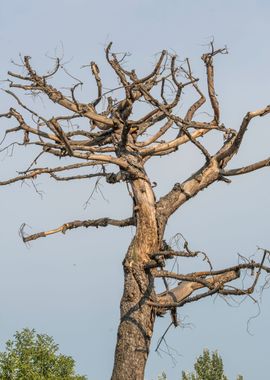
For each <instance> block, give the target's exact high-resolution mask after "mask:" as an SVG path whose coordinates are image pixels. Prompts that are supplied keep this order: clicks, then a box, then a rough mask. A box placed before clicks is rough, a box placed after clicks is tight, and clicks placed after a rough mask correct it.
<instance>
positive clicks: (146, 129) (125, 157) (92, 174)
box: [0, 43, 270, 380]
mask: <svg viewBox="0 0 270 380" xmlns="http://www.w3.org/2000/svg"><path fill="white" fill-rule="evenodd" d="M111 48H112V44H111V43H110V44H109V46H108V47H107V48H106V50H105V54H106V59H107V63H108V65H109V66H110V67H111V69H112V70H113V72H114V74H115V75H116V77H117V79H118V81H119V89H121V90H122V94H123V95H120V96H119V98H118V99H113V98H112V97H111V96H110V95H111V93H110V91H105V90H104V88H103V83H102V80H101V77H100V72H99V68H98V66H97V64H96V63H94V62H91V64H90V65H89V66H90V69H91V72H92V75H93V77H94V80H95V82H96V86H97V95H96V98H95V99H94V100H92V101H91V102H89V103H82V102H80V101H79V100H78V98H77V95H76V88H77V87H78V86H79V85H81V84H82V83H81V82H77V83H76V84H75V85H74V86H73V87H72V88H70V89H69V92H68V93H65V92H64V91H60V90H58V89H57V88H55V87H54V86H53V85H52V84H50V82H51V79H52V77H53V76H54V75H55V74H56V73H57V72H58V71H59V70H61V69H62V68H63V66H62V63H61V60H59V59H56V61H55V68H54V69H53V70H52V71H51V72H50V73H49V74H46V75H41V74H38V72H37V71H36V70H35V69H34V68H33V66H32V65H31V60H30V57H27V56H26V57H24V59H23V62H22V68H23V70H21V71H20V73H17V72H11V71H10V72H9V73H8V75H9V79H8V83H9V89H7V90H5V91H6V93H8V94H9V95H10V96H11V97H13V98H14V99H15V100H16V102H17V104H18V107H17V108H16V109H15V108H10V109H9V111H8V112H6V113H4V114H1V115H0V116H1V119H2V121H4V120H6V119H12V120H14V126H12V128H6V129H5V136H6V135H8V134H13V135H14V136H15V138H16V140H15V141H14V143H16V144H19V145H25V146H29V147H30V148H31V146H33V145H34V146H37V147H38V148H39V149H40V151H39V155H38V156H37V157H35V158H34V160H33V162H32V164H31V165H30V166H29V167H28V168H27V169H26V170H25V171H24V172H21V173H18V175H17V176H15V177H13V178H11V179H8V180H5V181H2V182H0V185H1V186H3V185H9V184H12V183H14V182H17V181H27V180H31V181H34V180H35V179H36V178H37V177H38V176H40V175H42V174H48V175H49V176H50V177H51V178H52V179H54V180H56V181H69V180H79V179H83V178H93V179H94V180H95V179H97V178H100V177H103V178H104V179H105V180H106V182H107V183H108V184H115V183H117V182H121V181H122V182H124V183H126V184H127V190H128V192H129V195H130V197H131V198H132V215H131V216H130V217H129V218H127V219H124V220H116V219H112V218H110V217H107V216H106V217H101V218H100V219H96V220H83V221H80V220H75V221H71V222H67V223H64V224H63V225H62V226H60V227H57V228H54V229H51V230H47V231H43V232H39V233H36V234H34V235H30V236H26V235H23V240H24V242H30V241H32V240H35V239H38V238H41V237H46V236H48V235H51V234H55V233H58V232H62V233H65V232H66V231H68V230H71V229H74V228H79V227H106V226H108V225H113V226H117V227H126V226H135V233H134V237H133V239H132V241H131V243H130V246H129V248H128V250H127V253H126V255H125V258H124V261H123V271H124V290H123V296H122V300H121V305H120V310H121V318H120V324H119V329H118V335H117V345H116V350H115V359H114V360H115V361H114V368H113V374H112V379H113V380H127V379H130V380H135V379H136V380H143V378H144V369H145V364H146V361H147V357H148V353H149V345H150V341H151V337H152V333H153V328H154V323H155V319H156V316H158V315H162V314H164V313H166V312H170V313H171V315H172V321H173V323H175V324H177V317H176V310H177V308H179V307H182V306H183V305H184V304H186V303H188V302H195V301H198V300H199V299H201V298H204V297H208V296H212V295H213V294H220V295H223V296H230V295H236V296H245V295H247V294H248V295H250V294H251V293H252V292H253V291H254V288H255V286H256V284H257V281H258V278H259V276H260V275H261V274H262V272H265V273H269V272H270V267H269V266H267V265H266V263H267V262H268V257H269V251H267V250H262V257H261V258H260V259H259V260H258V261H254V260H247V261H244V262H241V263H238V264H237V265H235V266H233V267H230V268H224V269H220V270H214V269H213V268H212V266H211V265H210V266H209V270H208V271H202V272H194V273H188V274H180V273H175V272H172V271H169V270H166V262H167V260H169V259H172V258H175V257H190V258H192V257H195V256H198V254H199V252H193V251H191V250H190V249H189V246H188V244H187V243H185V244H184V248H183V250H181V251H175V250H173V249H172V248H171V247H169V246H168V245H167V244H166V242H165V241H164V232H165V228H166V225H167V222H168V219H169V218H170V216H171V215H172V214H173V213H174V212H175V211H177V210H178V209H179V208H180V207H181V206H182V205H183V204H184V203H185V202H187V201H189V200H190V199H191V198H192V197H194V196H196V195H197V194H198V193H199V192H200V191H201V190H204V189H205V188H207V187H208V186H210V185H212V184H213V183H215V182H217V181H224V182H226V183H229V182H230V179H229V178H231V177H233V176H237V175H243V174H246V173H249V172H252V171H254V170H258V169H261V168H264V167H267V166H269V165H270V158H266V159H265V160H262V161H259V162H255V163H253V164H249V165H248V166H242V167H239V168H235V169H230V170H227V169H226V167H227V165H228V163H229V162H230V161H231V159H232V158H233V157H234V156H235V155H236V154H237V152H238V150H239V148H240V147H241V144H242V141H243V138H244V135H245V133H246V131H247V128H248V127H249V126H250V124H251V121H252V119H255V118H258V117H263V116H265V115H267V114H268V113H270V106H266V107H264V108H262V109H259V110H256V111H252V112H247V113H246V115H245V116H244V118H243V120H242V123H241V125H240V127H239V128H238V130H235V129H232V128H229V127H226V126H225V125H223V124H222V123H221V120H220V108H219V103H218V99H217V96H216V92H215V83H214V64H213V61H214V58H215V57H216V56H217V55H220V54H225V53H227V51H226V49H219V50H215V49H214V47H213V45H212V44H211V47H210V51H209V52H208V53H206V54H204V55H203V56H202V61H203V64H204V66H205V70H206V79H207V89H208V94H207V96H206V95H204V94H203V92H202V91H201V89H200V87H199V81H198V79H197V78H196V77H195V76H194V75H193V73H192V70H191V66H190V62H189V60H186V61H185V62H184V63H182V64H181V65H179V64H178V61H177V57H176V56H173V55H170V54H169V53H168V52H167V51H162V53H161V54H160V55H159V57H158V59H157V62H156V64H155V66H154V68H153V70H152V72H150V73H149V74H148V75H146V76H144V77H139V76H138V75H137V73H136V71H135V70H128V69H126V67H125V66H126V65H125V64H124V61H123V59H124V57H123V56H122V55H119V54H115V53H113V52H112V50H111ZM168 86H169V87H170V91H171V92H172V91H173V97H171V96H170V97H169V96H168V92H167V90H166V89H167V88H168ZM186 88H190V89H191V90H192V91H194V92H195V94H197V100H196V101H195V102H194V103H193V104H191V105H190V106H189V108H187V112H186V113H185V114H184V115H180V114H179V112H177V109H178V106H179V104H181V101H182V93H183V90H184V89H186ZM20 92H23V93H24V94H25V93H27V94H30V95H37V94H39V95H45V97H47V98H48V100H49V101H51V102H52V103H55V104H56V105H57V106H58V108H59V109H60V114H58V115H55V116H53V117H51V118H46V117H44V116H42V115H41V114H40V113H39V112H36V111H35V110H33V109H32V108H30V107H29V106H28V105H27V104H26V103H25V101H23V100H22V97H20V96H19V93H20ZM207 99H208V101H209V105H210V107H211V109H212V117H209V120H208V121H205V120H203V121H200V120H199V119H198V116H197V115H196V114H198V110H200V109H201V107H202V106H203V105H204V103H205V102H206V100H207ZM138 102H144V110H145V113H144V115H143V116H140V117H136V116H135V112H134V107H135V106H136V105H137V103H138ZM29 116H30V117H29ZM134 116H135V117H134ZM75 121H76V122H77V121H78V125H79V126H78V127H77V128H70V126H72V125H73V123H74V122H75ZM4 127H5V125H4ZM213 132H215V134H216V135H218V134H220V135H221V136H222V137H223V140H222V141H223V142H222V143H221V146H220V148H219V149H218V150H217V151H216V152H215V154H210V153H209V151H208V150H207V149H206V147H205V146H204V144H203V140H202V139H201V138H202V137H203V136H205V135H207V134H211V133H213ZM183 144H193V145H194V147H195V149H198V150H199V151H200V152H201V154H202V157H203V164H202V166H201V167H200V168H198V170H197V171H196V173H194V174H192V175H190V177H189V178H187V179H186V180H185V181H184V182H182V183H179V182H176V183H175V184H174V186H173V187H172V188H171V190H170V191H169V192H168V193H167V194H164V195H163V196H162V197H161V198H160V199H156V196H155V189H154V182H153V181H152V180H151V179H150V178H149V176H148V174H147V172H146V169H145V164H146V163H147V162H148V160H150V159H151V158H152V157H154V156H165V155H169V154H171V153H173V152H175V151H177V150H178V149H181V146H182V145H183ZM46 155H52V156H56V157H58V158H62V162H63V158H65V159H64V161H65V162H66V161H67V160H69V161H70V162H68V164H65V165H62V166H55V167H50V168H49V167H40V166H39V165H38V164H39V159H40V157H41V156H42V157H43V156H46ZM82 170H84V172H82ZM85 170H87V172H86V173H85ZM74 171H75V173H74ZM67 173H69V174H70V175H68V174H67ZM61 174H62V175H61ZM176 181H177V178H176ZM243 272H245V273H246V272H248V273H250V272H252V273H251V274H253V278H251V282H250V283H249V284H248V285H247V286H246V287H245V288H243V286H242V282H241V281H240V282H239V278H240V277H241V274H242V273H243ZM156 278H162V279H163V280H164V285H165V289H164V292H162V293H160V294H157V292H156V291H155V279H156ZM168 278H172V279H176V280H177V281H179V284H178V285H177V286H175V287H172V288H171V287H169V286H168V282H167V279H168ZM237 280H238V281H237ZM232 281H234V282H233V283H232ZM239 284H240V285H239Z"/></svg>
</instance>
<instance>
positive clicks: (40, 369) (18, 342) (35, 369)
mask: <svg viewBox="0 0 270 380" xmlns="http://www.w3.org/2000/svg"><path fill="white" fill-rule="evenodd" d="M57 352H58V345H57V344H56V343H55V342H54V340H53V338H52V337H50V336H48V335H46V334H36V332H35V330H29V329H23V330H22V331H21V332H18V331H17V332H16V334H15V335H14V340H9V341H7V343H6V351H5V352H1V353H0V379H1V380H63V379H65V380H86V379H87V378H86V377H85V376H79V375H76V374H75V370H74V366H75V362H74V360H73V359H72V357H70V356H65V355H62V354H58V353H57Z"/></svg>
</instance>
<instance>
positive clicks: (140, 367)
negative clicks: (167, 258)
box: [112, 179, 160, 380]
mask: <svg viewBox="0 0 270 380" xmlns="http://www.w3.org/2000/svg"><path fill="white" fill-rule="evenodd" d="M132 189H133V194H134V203H135V206H134V210H135V213H136V220H137V232H136V236H135V237H134V239H133V241H132V243H131V245H130V247H129V249H128V252H127V255H126V257H125V260H124V263H123V266H124V276H125V280H124V293H123V297H122V300H121V305H120V310H121V312H120V318H121V319H120V325H119V328H118V334H117V345H116V351H115V364H114V369H113V374H112V380H127V379H130V380H143V379H144V369H145V365H146V361H147V357H148V354H149V346H150V342H151V337H152V333H153V328H154V322H155V309H154V308H153V307H152V306H150V305H149V304H148V303H147V302H148V301H149V300H150V301H155V300H156V294H155V290H154V277H153V275H152V273H151V271H150V270H145V263H147V262H148V261H149V255H150V254H151V253H153V252H155V251H156V250H158V248H159V241H160V237H159V236H158V227H157V220H156V209H155V198H154V194H153V191H152V188H151V185H150V183H149V181H148V180H147V179H146V180H141V179H139V180H135V181H134V182H133V183H132Z"/></svg>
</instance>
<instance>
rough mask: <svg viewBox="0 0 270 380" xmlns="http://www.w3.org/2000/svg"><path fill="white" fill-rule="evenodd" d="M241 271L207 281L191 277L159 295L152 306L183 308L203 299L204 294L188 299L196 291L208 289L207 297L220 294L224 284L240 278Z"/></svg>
mask: <svg viewBox="0 0 270 380" xmlns="http://www.w3.org/2000/svg"><path fill="white" fill-rule="evenodd" d="M239 276H240V272H239V271H230V272H228V273H225V274H219V275H216V276H212V277H209V278H207V279H205V278H203V277H196V276H195V274H194V276H193V277H192V276H191V277H190V279H189V281H186V280H184V281H183V282H181V283H180V284H179V285H178V286H177V287H175V288H173V289H171V290H169V291H166V292H164V293H161V294H159V295H158V302H151V305H152V306H155V307H158V308H161V309H171V308H175V307H180V306H183V304H184V303H187V302H192V301H196V300H198V299H199V297H200V298H203V294H204V293H202V294H198V295H197V296H195V297H196V298H195V297H192V299H191V300H189V299H188V296H190V295H191V294H192V293H193V292H194V291H195V290H198V289H201V288H204V287H206V288H208V289H209V291H207V292H206V293H205V296H208V295H212V294H214V293H216V292H218V290H219V289H221V288H222V287H223V286H224V284H226V283H227V282H230V281H233V280H236V279H237V278H239Z"/></svg>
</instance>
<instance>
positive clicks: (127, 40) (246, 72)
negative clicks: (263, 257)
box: [0, 0, 270, 380]
mask: <svg viewBox="0 0 270 380" xmlns="http://www.w3.org/2000/svg"><path fill="white" fill-rule="evenodd" d="M269 14H270V3H269V2H268V1H263V0H257V1H251V0H238V1H233V0H227V1H220V0H219V1H216V0H215V1H214V0H206V1H198V0H197V1H195V0H188V1H187V0H186V1H183V0H178V1H176V0H167V1H166V2H165V1H159V0H145V1H142V0H138V1H135V0H134V1H130V0H126V1H122V0H120V1H118V0H115V1H113V2H111V1H105V0H103V1H96V0H93V1H86V0H76V1H75V0H73V1H72V0H58V1H51V0H46V1H37V0H35V1H20V0H17V1H14V0H10V1H1V4H0V43H1V51H2V55H1V67H0V77H1V79H5V78H6V72H7V71H8V70H9V69H11V62H10V61H11V59H14V60H16V59H17V60H18V55H19V53H21V54H23V55H24V54H26V55H30V56H32V58H33V64H34V65H36V66H37V67H38V66H39V67H42V69H43V70H47V68H49V65H50V61H48V59H47V58H46V57H45V55H53V54H55V52H56V53H58V54H61V53H62V50H63V49H64V56H65V59H66V61H69V63H68V68H69V70H70V71H71V72H72V73H74V74H76V75H78V76H80V77H82V78H83V79H85V80H86V81H87V79H88V74H89V73H88V72H87V71H86V70H85V69H84V70H80V67H81V66H82V65H84V64H88V63H89V62H90V61H92V60H96V61H97V63H98V64H100V66H101V69H102V74H103V76H104V77H105V80H106V84H107V85H108V86H110V83H114V82H115V79H114V78H112V75H111V72H110V70H109V69H108V68H107V67H106V65H105V60H104V53H103V49H104V46H105V45H106V44H107V43H108V42H109V41H111V40H112V41H114V44H115V49H116V50H117V51H129V52H131V53H132V54H133V55H132V57H130V58H129V59H130V65H131V66H132V67H138V69H139V70H140V72H142V71H143V70H144V69H145V70H147V69H150V68H151V65H152V63H153V62H154V60H155V53H156V52H159V51H160V50H162V49H164V48H165V49H168V50H171V51H175V52H177V53H178V54H179V57H180V58H185V57H187V56H189V57H191V59H192V62H193V67H194V71H195V72H196V74H197V75H198V76H200V77H202V80H203V73H204V71H203V66H202V63H201V61H200V56H201V54H202V52H204V51H205V49H206V47H205V45H206V44H207V43H208V42H209V41H210V39H211V38H212V37H214V38H215V43H216V45H217V46H219V47H223V46H224V45H227V46H228V49H229V52H230V54H229V55H228V56H223V57H218V60H217V64H216V80H217V93H218V95H219V100H220V104H221V107H222V119H223V121H224V123H225V124H226V126H231V127H232V128H237V126H238V125H239V123H240V122H241V118H242V117H243V115H244V114H245V112H246V111H249V110H255V109H257V108H259V107H263V106H265V105H267V104H269V103H270V92H269V88H270V86H269V85H270V80H269V67H270V47H269V42H268V41H269V32H270V24H269ZM58 83H59V85H60V86H65V84H66V83H65V78H64V76H60V77H59V82H58ZM91 91H93V90H91V89H90V88H89V94H91V93H93V92H91ZM84 95H85V93H84ZM1 98H2V100H1V102H0V113H2V112H5V111H6V110H7V109H8V107H9V106H10V100H9V99H8V98H7V97H5V96H4V95H1ZM12 104H13V102H12ZM37 107H39V109H41V110H42V111H43V112H48V110H45V109H44V108H43V106H42V104H40V103H39V102H38V101H37ZM4 128H5V122H4V123H3V121H1V130H3V129H4ZM0 133H1V136H2V134H3V131H2V132H0ZM1 136H0V137H1ZM269 137H270V120H269V117H268V118H265V119H260V120H257V121H256V122H255V123H253V124H252V127H250V128H249V132H248V135H247V138H246V141H245V144H244V146H243V149H242V150H241V152H240V154H239V158H237V159H235V161H234V163H233V164H232V166H237V165H238V164H241V163H243V164H248V163H250V162H253V161H254V160H257V159H258V160H259V159H263V158H265V157H267V156H268V155H269ZM209 143H211V141H210V142H209ZM184 153H187V155H185V154H184ZM31 157H32V155H31V152H30V150H29V149H28V150H25V149H21V150H19V149H16V150H15V152H14V154H13V157H5V158H4V159H3V156H2V159H1V161H0V162H1V179H5V178H8V177H11V176H12V175H13V174H14V173H15V172H16V170H20V169H23V168H25V166H27V163H29V162H30V160H31ZM198 160H199V155H198V154H197V153H194V152H193V151H192V153H191V151H189V150H186V151H184V152H183V154H182V153H181V152H180V153H179V154H178V155H176V156H174V157H173V158H172V159H171V160H169V158H166V159H162V160H160V159H159V160H156V161H154V162H153V164H151V165H150V168H149V170H150V173H151V178H152V180H156V181H157V182H158V188H157V193H158V195H161V194H163V193H164V192H165V191H166V190H167V189H168V188H169V187H170V186H171V184H172V183H174V182H175V181H179V180H182V179H184V178H185V177H186V176H187V175H188V173H190V172H192V171H194V170H195V169H196V168H197V165H198ZM176 168H177V170H178V172H179V177H178V178H175V175H173V171H174V172H175V170H176ZM37 182H38V188H39V189H40V190H42V191H44V196H43V200H40V198H39V196H38V195H37V194H36V193H35V192H34V190H33V188H32V187H31V186H29V187H28V186H27V185H24V186H21V185H20V184H15V185H13V186H9V187H2V188H0V193H1V197H0V200H1V201H0V213H1V223H2V224H1V232H2V237H1V240H0V259H1V266H0V288H1V292H0V304H1V310H0V347H1V348H3V344H4V342H5V341H6V340H7V339H8V338H10V337H11V336H12V334H13V333H14V332H15V331H16V330H19V329H22V328H23V327H26V326H27V327H30V328H35V329H36V330H37V331H39V332H43V333H47V334H49V335H52V336H54V338H55V340H56V342H58V343H59V344H60V348H61V351H62V352H63V353H66V354H70V355H72V356H73V357H74V358H75V359H76V362H77V367H78V371H79V372H80V373H82V374H87V375H88V378H89V380H103V379H104V380H105V379H109V377H110V373H111V368H112V363H113V351H114V344H115V339H116V328H117V324H118V319H119V301H120V297H121V293H122V280H123V276H122V267H121V262H122V259H123V256H124V253H125V251H126V249H127V246H128V243H129V241H130V239H131V237H132V233H133V231H132V229H126V230H117V229H113V228H108V229H105V230H102V229H99V230H97V229H93V230H90V229H88V230H77V231H72V232H68V233H67V234H66V236H62V235H61V236H57V235H56V236H52V237H50V238H47V239H40V240H38V241H35V242H32V244H31V245H30V247H26V246H24V245H23V243H22V242H21V240H20V238H19V236H18V229H19V226H20V225H21V223H23V222H26V223H27V224H29V225H30V226H31V227H32V231H33V232H37V231H40V230H43V229H50V228H51V227H52V228H53V227H56V226H58V225H60V224H62V223H64V222H67V221H71V220H74V219H87V218H94V217H97V216H105V215H110V216H114V217H125V216H128V215H129V213H130V209H131V205H130V202H129V199H128V197H127V195H126V193H125V187H124V186H123V185H115V186H111V187H108V186H105V185H104V186H103V187H102V191H103V193H104V196H105V197H106V198H107V199H108V200H109V202H107V201H104V199H103V198H102V196H101V195H99V194H97V195H95V200H93V201H91V203H90V205H89V206H88V208H87V209H86V210H85V209H84V208H83V205H84V203H85V201H86V200H87V198H88V196H89V194H90V193H91V190H92V184H91V183H89V182H87V181H86V182H79V183H73V184H69V185H68V186H67V185H66V184H62V183H54V182H51V181H50V180H49V179H48V178H46V177H44V178H39V179H38V181H37ZM269 191H270V177H269V170H268V169H264V170H262V171H260V172H258V173H255V174H254V173H253V174H250V175H246V176H245V177H242V178H235V179H234V180H233V183H232V184H231V185H226V184H225V183H219V184H216V185H214V186H212V188H210V189H207V190H205V191H204V192H203V193H202V194H199V195H198V196H197V197H196V199H193V200H192V201H190V202H189V203H188V204H186V205H185V206H184V207H183V208H182V209H181V210H180V211H179V212H178V213H177V214H176V215H175V216H174V217H173V218H172V219H171V220H170V223H169V225H168V229H167V233H166V237H167V238H168V240H169V239H170V238H171V237H172V236H173V235H174V234H175V233H177V232H182V233H183V234H184V235H185V236H186V237H187V238H188V239H189V241H190V243H191V247H194V249H201V250H204V251H206V252H207V253H208V254H209V256H210V257H211V258H212V259H213V261H214V263H215V265H216V266H217V268H218V267H222V266H224V265H225V264H228V265H230V264H234V263H235V262H236V261H237V256H236V255H237V253H238V252H239V253H241V254H244V255H250V254H252V253H254V252H255V251H256V247H257V246H261V247H266V248H270V239H269V208H270V207H269V206H270V201H269ZM269 296H270V293H269V291H266V292H265V294H264V297H263V302H262V303H261V304H260V307H261V314H260V316H259V317H258V318H257V319H254V320H252V322H251V325H250V328H251V331H252V333H253V335H252V336H251V335H249V334H248V333H247V331H246V327H247V321H248V319H249V318H250V317H252V316H254V315H255V314H256V313H257V307H256V305H254V304H253V303H252V302H251V301H250V300H246V302H244V303H243V304H242V305H241V306H239V307H233V308H232V307H228V306H227V305H226V303H225V302H224V301H222V300H221V299H216V300H213V299H209V300H204V301H202V302H200V303H197V304H193V305H188V306H186V307H185V308H183V309H182V310H180V316H181V317H182V318H183V319H184V321H185V322H187V323H191V325H192V328H191V329H189V328H186V329H181V328H178V329H176V330H174V331H173V330H172V331H170V332H169V334H168V336H167V342H168V344H169V345H170V346H171V347H172V348H174V349H175V350H177V352H178V353H179V356H178V355H175V359H176V360H177V363H176V364H175V365H174V364H173V363H172V361H171V359H170V358H169V357H168V356H166V355H165V354H164V355H162V357H160V356H159V355H157V354H156V353H155V352H153V351H152V353H151V355H150V359H149V363H148V366H147V371H146V378H147V380H152V379H153V380H154V379H157V375H158V374H159V373H161V372H162V371H163V370H164V371H165V372H166V373H167V374H168V379H169V380H176V379H179V378H180V373H181V370H182V369H191V367H192V363H193V362H194V359H195V357H196V356H197V355H199V354H200V353H201V352H202V349H203V348H204V347H208V348H209V349H213V350H214V349H218V350H219V352H220V353H221V354H222V357H223V359H224V363H225V368H226V372H227V373H228V376H229V378H230V380H233V379H234V378H235V377H236V374H237V373H238V372H240V373H242V374H243V375H244V378H245V380H254V379H260V380H263V379H267V378H268V377H269V366H268V361H269V359H268V351H269V348H268V341H269V320H270V300H269ZM168 323H169V319H167V318H164V319H162V320H159V321H158V323H157V325H156V329H155V335H154V338H153V349H154V348H155V345H156V344H157V340H158V338H159V337H160V336H161V334H162V333H163V331H164V330H165V328H166V327H167V325H168Z"/></svg>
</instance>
